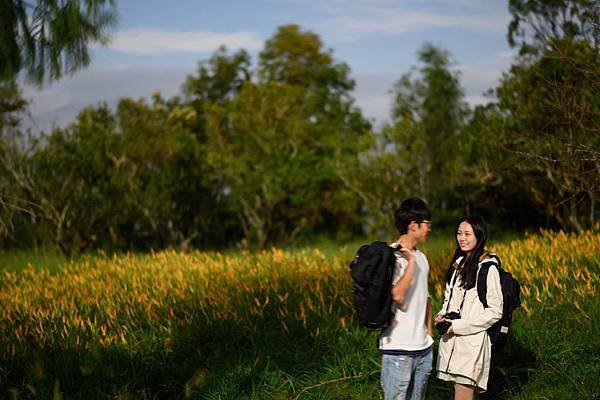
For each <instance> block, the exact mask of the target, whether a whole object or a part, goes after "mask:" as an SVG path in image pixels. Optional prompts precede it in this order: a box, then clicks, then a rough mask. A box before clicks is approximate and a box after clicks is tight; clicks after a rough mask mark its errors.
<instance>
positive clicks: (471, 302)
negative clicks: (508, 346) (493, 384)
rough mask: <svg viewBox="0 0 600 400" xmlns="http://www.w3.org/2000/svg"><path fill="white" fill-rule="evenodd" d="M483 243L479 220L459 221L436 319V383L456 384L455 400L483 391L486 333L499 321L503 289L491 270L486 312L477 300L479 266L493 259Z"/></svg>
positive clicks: (484, 232) (488, 353)
mask: <svg viewBox="0 0 600 400" xmlns="http://www.w3.org/2000/svg"><path fill="white" fill-rule="evenodd" d="M486 240H487V229H486V226H485V222H484V221H483V219H482V218H481V217H479V216H468V217H463V218H461V219H460V220H459V221H458V224H457V229H456V251H455V253H454V257H453V258H452V261H451V264H450V266H449V268H448V274H447V283H446V292H445V298H444V304H443V307H442V310H441V311H440V312H439V313H438V314H437V316H436V317H435V322H436V327H437V328H438V330H440V333H442V332H445V333H444V334H443V335H442V338H441V340H440V345H439V349H438V360H437V370H438V378H440V379H442V380H445V381H450V382H454V398H455V400H459V399H460V400H462V399H473V396H474V392H475V391H477V392H483V391H485V390H486V389H487V383H488V376H489V372H490V358H491V352H492V344H491V341H490V338H489V336H488V334H487V332H486V330H487V329H488V328H489V327H490V326H492V325H493V324H494V323H495V322H496V321H498V320H499V319H500V318H501V317H502V289H501V288H500V277H499V275H498V269H497V268H496V267H495V266H494V265H492V266H490V268H489V270H488V274H487V295H486V298H487V303H488V307H486V308H484V306H483V304H482V303H481V301H480V300H479V297H478V294H477V272H478V270H479V267H480V265H481V264H482V263H484V262H489V261H492V260H493V261H495V260H494V258H497V257H496V256H495V255H493V254H490V253H489V252H488V251H487V250H486V248H485V243H486ZM453 313H456V314H453ZM455 318H456V319H455Z"/></svg>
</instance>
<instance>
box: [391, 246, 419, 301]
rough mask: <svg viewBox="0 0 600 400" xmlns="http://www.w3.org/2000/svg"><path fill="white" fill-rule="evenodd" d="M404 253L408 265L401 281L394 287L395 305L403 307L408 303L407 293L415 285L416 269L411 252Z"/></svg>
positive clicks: (393, 297)
mask: <svg viewBox="0 0 600 400" xmlns="http://www.w3.org/2000/svg"><path fill="white" fill-rule="evenodd" d="M402 253H403V254H404V255H405V256H406V259H407V260H408V265H407V266H406V269H405V270H404V274H403V275H402V277H401V278H400V280H399V281H398V282H396V284H395V285H394V286H393V287H392V299H393V300H394V303H397V304H399V305H400V306H401V307H402V306H403V305H404V302H405V301H406V293H408V290H409V289H410V287H411V286H412V284H413V272H414V269H415V258H414V256H413V255H412V254H411V253H410V250H409V251H407V252H405V251H402ZM407 253H408V254H407Z"/></svg>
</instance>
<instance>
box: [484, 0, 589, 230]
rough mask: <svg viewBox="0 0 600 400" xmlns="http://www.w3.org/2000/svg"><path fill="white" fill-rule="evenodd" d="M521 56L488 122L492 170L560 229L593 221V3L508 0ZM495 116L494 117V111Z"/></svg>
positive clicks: (510, 36) (513, 38)
mask: <svg viewBox="0 0 600 400" xmlns="http://www.w3.org/2000/svg"><path fill="white" fill-rule="evenodd" d="M509 10H510V12H511V13H512V15H513V19H512V21H511V23H510V25H509V30H508V39H509V43H510V44H511V46H513V47H517V46H518V47H519V48H520V58H519V59H518V60H517V62H516V63H515V64H514V65H513V66H512V67H511V69H510V71H508V72H506V73H505V74H504V75H503V79H502V83H501V85H500V86H499V87H498V88H497V89H496V95H497V98H498V102H497V104H496V105H495V106H494V107H495V108H496V111H497V112H496V114H495V115H496V117H495V122H494V123H493V124H488V126H493V127H494V128H493V132H491V133H490V134H491V135H493V138H494V142H495V145H494V146H493V148H494V149H496V150H499V151H498V153H499V154H501V155H502V157H503V158H504V159H503V160H502V162H501V163H499V164H498V165H497V169H498V172H499V175H500V176H501V177H502V178H503V179H505V180H507V181H510V182H511V185H512V186H513V187H517V188H519V190H521V191H522V192H524V193H528V194H529V196H530V198H531V199H532V201H533V204H534V205H535V206H536V207H537V209H538V210H540V212H544V213H545V214H546V215H548V216H549V218H550V219H551V222H552V223H554V224H557V225H558V226H560V227H561V228H564V229H572V230H577V231H580V230H581V229H583V228H585V227H590V226H594V224H595V221H596V214H597V211H596V201H597V200H596V198H597V193H598V190H600V187H599V185H598V179H597V176H598V175H599V174H600V142H599V138H600V135H599V132H600V124H599V123H598V121H599V120H600V119H599V114H600V103H599V99H600V89H599V88H600V78H599V77H600V63H599V61H600V58H599V55H598V54H599V51H598V50H599V48H598V46H599V39H600V24H599V22H600V12H599V11H600V9H599V6H598V4H597V2H591V1H586V0H575V1H561V0H559V1H551V2H550V1H541V0H535V1H522V0H511V1H510V3H509ZM498 116H499V117H500V118H498Z"/></svg>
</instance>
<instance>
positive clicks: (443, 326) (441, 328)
mask: <svg viewBox="0 0 600 400" xmlns="http://www.w3.org/2000/svg"><path fill="white" fill-rule="evenodd" d="M444 318H445V319H460V314H459V313H457V312H455V311H451V312H449V313H446V314H444ZM451 326H452V323H451V322H448V321H442V322H436V323H435V328H436V329H437V330H438V332H439V334H440V335H445V334H446V332H448V329H450V327H451Z"/></svg>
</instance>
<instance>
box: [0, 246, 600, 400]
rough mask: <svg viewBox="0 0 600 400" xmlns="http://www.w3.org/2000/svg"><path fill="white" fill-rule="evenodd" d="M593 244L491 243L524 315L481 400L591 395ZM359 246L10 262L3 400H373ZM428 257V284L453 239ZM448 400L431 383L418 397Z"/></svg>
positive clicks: (374, 380)
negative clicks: (356, 303) (359, 319)
mask: <svg viewBox="0 0 600 400" xmlns="http://www.w3.org/2000/svg"><path fill="white" fill-rule="evenodd" d="M599 238H600V237H599V236H598V235H595V236H593V235H592V236H589V235H588V236H581V237H573V236H570V237H567V236H560V235H553V234H552V235H550V234H548V235H545V236H544V235H542V236H539V237H532V238H530V239H523V238H520V239H519V240H516V241H503V242H500V243H496V244H493V245H494V246H496V247H497V249H498V251H499V253H500V254H501V257H502V259H503V264H505V265H506V266H507V268H509V270H510V271H511V272H513V273H514V274H515V275H516V276H517V278H518V279H519V280H520V281H521V282H522V284H523V287H524V292H523V294H522V297H523V300H524V302H525V303H526V307H527V309H525V308H521V309H519V310H517V312H516V313H515V317H514V322H513V327H512V328H511V329H512V331H511V335H510V342H509V344H508V346H507V348H505V349H504V350H503V351H502V352H501V353H499V354H498V355H497V356H495V359H494V361H493V370H492V378H491V380H490V393H489V394H488V395H487V396H480V398H509V399H564V398H582V399H593V398H598V389H597V388H596V386H597V385H596V381H597V377H598V376H600V371H598V368H599V365H600V357H599V356H598V354H599V353H600V352H599V351H598V350H599V348H600V343H599V341H598V338H599V337H600V336H599V334H600V332H599V328H598V323H597V321H598V319H599V318H600V315H599V310H600V307H599V306H598V304H597V284H598V276H599V267H598V265H599V262H600V259H599V254H600V251H599V245H598V242H599ZM360 244H362V241H359V242H358V243H346V244H343V245H339V246H329V247H327V246H323V250H319V251H317V250H314V249H307V248H305V249H300V248H298V249H295V250H293V251H271V252H265V253H247V252H234V253H228V254H225V255H224V254H218V253H210V254H203V253H196V252H193V253H190V254H179V253H176V252H163V253H156V254H146V255H143V254H140V255H119V256H104V255H98V256H85V257H81V258H79V259H77V260H72V261H69V262H67V261H66V260H64V259H62V258H61V257H57V256H43V255H42V256H41V255H34V257H39V258H37V259H36V258H34V257H30V256H28V255H27V254H20V255H16V256H10V255H8V254H4V255H2V258H1V260H2V262H3V267H2V268H1V269H2V270H4V271H5V272H0V308H2V310H3V312H4V315H5V317H4V319H3V320H2V321H0V398H2V396H4V398H18V399H34V398H40V399H42V398H44V399H45V398H59V397H58V396H59V395H60V396H62V398H68V399H116V398H121V399H137V398H142V399H143V398H147V399H165V398H169V399H170V398H176V399H377V398H381V390H380V387H379V372H380V370H379V368H380V366H379V356H378V354H377V351H376V347H375V341H376V338H377V332H369V331H367V330H365V329H363V328H362V327H360V326H358V325H357V324H356V323H355V322H354V321H353V310H352V306H351V305H350V303H349V295H350V287H349V275H348V271H347V264H348V262H349V258H350V257H351V256H352V255H353V253H354V251H355V250H356V248H357V247H358V245H360ZM423 250H424V251H425V252H426V253H427V254H428V255H429V257H430V260H431V262H432V274H433V275H435V274H434V273H437V272H436V271H438V272H439V269H440V268H445V263H446V262H447V257H448V254H447V253H448V252H451V251H452V241H448V240H447V238H444V237H443V235H439V237H435V236H432V238H431V241H430V242H429V243H428V244H427V247H425V246H424V247H423ZM9 256H10V257H9ZM11 257H12V258H11ZM7 260H8V261H7ZM35 260H37V261H35ZM31 261H33V262H32V263H34V265H35V266H33V267H27V264H28V263H29V262H31ZM36 262H37V263H39V264H38V265H36V264H35V263H36ZM433 275H432V276H433ZM555 278H556V281H554V279H555ZM431 284H432V287H431V292H432V293H433V294H434V295H435V296H434V303H435V309H436V310H437V308H439V305H440V303H441V298H440V296H439V294H438V293H439V292H438V286H437V285H438V284H439V282H432V283H431ZM78 318H83V319H85V318H91V319H92V320H93V321H94V322H93V324H92V325H93V327H94V328H93V329H92V328H90V327H89V326H87V325H85V324H84V326H83V327H82V326H79V325H78V323H77V320H78ZM100 327H103V328H104V329H106V332H105V333H103V332H102V331H101V330H100ZM36 329H39V330H38V331H36ZM65 331H66V332H68V333H67V334H65V333H64V332H65ZM36 332H37V333H36ZM435 339H436V341H437V339H438V338H437V337H436V338H435ZM451 397H452V388H451V387H449V386H448V385H447V384H445V383H443V382H441V381H439V380H438V379H436V378H435V376H434V374H432V376H431V377H430V380H429V385H428V391H427V398H428V399H448V398H451Z"/></svg>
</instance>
